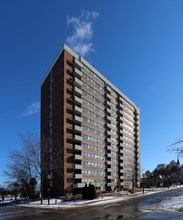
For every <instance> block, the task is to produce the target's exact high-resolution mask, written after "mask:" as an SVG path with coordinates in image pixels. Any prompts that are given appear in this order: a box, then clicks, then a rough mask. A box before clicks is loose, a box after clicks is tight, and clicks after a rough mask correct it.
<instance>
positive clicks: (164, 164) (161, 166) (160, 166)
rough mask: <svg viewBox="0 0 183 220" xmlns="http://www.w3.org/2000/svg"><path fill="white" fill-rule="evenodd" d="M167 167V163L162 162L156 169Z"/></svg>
mask: <svg viewBox="0 0 183 220" xmlns="http://www.w3.org/2000/svg"><path fill="white" fill-rule="evenodd" d="M165 168H166V163H162V164H158V165H157V167H156V169H157V170H162V169H165Z"/></svg>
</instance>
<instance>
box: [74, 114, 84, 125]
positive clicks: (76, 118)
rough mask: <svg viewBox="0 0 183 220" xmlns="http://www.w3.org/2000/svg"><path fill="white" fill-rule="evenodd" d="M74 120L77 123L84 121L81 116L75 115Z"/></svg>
mask: <svg viewBox="0 0 183 220" xmlns="http://www.w3.org/2000/svg"><path fill="white" fill-rule="evenodd" d="M73 121H74V122H75V123H82V122H83V119H82V118H81V117H80V116H77V115H74V117H73Z"/></svg>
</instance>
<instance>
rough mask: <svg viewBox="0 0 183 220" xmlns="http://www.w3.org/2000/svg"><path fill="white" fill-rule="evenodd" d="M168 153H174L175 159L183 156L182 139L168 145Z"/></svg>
mask: <svg viewBox="0 0 183 220" xmlns="http://www.w3.org/2000/svg"><path fill="white" fill-rule="evenodd" d="M167 148H168V151H169V152H172V153H176V154H177V157H182V156H183V139H179V140H176V141H175V142H174V143H173V144H171V145H169V146H168V147H167Z"/></svg>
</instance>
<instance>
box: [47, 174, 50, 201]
mask: <svg viewBox="0 0 183 220" xmlns="http://www.w3.org/2000/svg"><path fill="white" fill-rule="evenodd" d="M47 178H48V189H47V191H48V205H49V204H50V175H48V176H47Z"/></svg>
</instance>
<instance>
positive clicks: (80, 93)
mask: <svg viewBox="0 0 183 220" xmlns="http://www.w3.org/2000/svg"><path fill="white" fill-rule="evenodd" d="M73 93H74V95H76V96H79V97H81V95H82V90H81V89H79V88H78V87H76V86H75V87H74V89H73Z"/></svg>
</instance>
